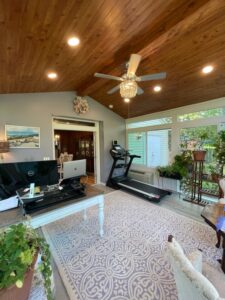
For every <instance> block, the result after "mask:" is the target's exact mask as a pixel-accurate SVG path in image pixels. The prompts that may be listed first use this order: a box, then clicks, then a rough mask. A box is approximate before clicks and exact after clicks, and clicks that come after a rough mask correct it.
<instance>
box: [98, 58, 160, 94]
mask: <svg viewBox="0 0 225 300" xmlns="http://www.w3.org/2000/svg"><path fill="white" fill-rule="evenodd" d="M140 61H141V56H140V55H139V54H131V56H130V60H129V62H128V68H127V73H125V74H123V75H122V76H121V77H117V76H112V75H107V74H101V73H95V74H94V76H95V77H99V78H104V79H112V80H117V81H121V83H120V84H119V85H117V86H115V87H114V88H112V89H111V90H109V91H108V92H107V94H109V95H111V94H113V93H115V92H116V91H118V90H120V95H121V97H122V98H128V99H130V98H133V97H135V96H136V95H141V94H143V93H144V91H143V89H142V88H140V87H139V86H138V85H137V82H140V81H150V80H159V79H164V78H166V73H165V72H162V73H156V74H148V75H144V76H136V75H135V73H136V71H137V68H138V65H139V63H140Z"/></svg>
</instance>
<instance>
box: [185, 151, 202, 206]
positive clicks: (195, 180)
mask: <svg viewBox="0 0 225 300" xmlns="http://www.w3.org/2000/svg"><path fill="white" fill-rule="evenodd" d="M203 167H204V160H202V159H201V157H195V156H194V160H193V162H192V178H191V197H190V199H189V198H188V199H187V198H184V199H183V200H185V201H188V202H192V203H195V204H198V205H202V206H204V205H205V203H203V202H202V201H201V190H202V176H203Z"/></svg>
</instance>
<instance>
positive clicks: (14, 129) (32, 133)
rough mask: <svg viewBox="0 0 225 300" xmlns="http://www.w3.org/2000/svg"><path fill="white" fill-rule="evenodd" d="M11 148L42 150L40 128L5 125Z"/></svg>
mask: <svg viewBox="0 0 225 300" xmlns="http://www.w3.org/2000/svg"><path fill="white" fill-rule="evenodd" d="M5 135H6V138H7V141H8V142H9V147H10V148H40V127H30V126H17V125H5Z"/></svg>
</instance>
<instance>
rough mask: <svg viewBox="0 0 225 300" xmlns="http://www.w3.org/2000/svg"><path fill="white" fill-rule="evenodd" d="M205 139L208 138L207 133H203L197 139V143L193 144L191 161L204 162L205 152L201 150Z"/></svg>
mask: <svg viewBox="0 0 225 300" xmlns="http://www.w3.org/2000/svg"><path fill="white" fill-rule="evenodd" d="M207 138H208V133H207V132H203V133H202V134H201V135H200V136H199V138H198V139H197V142H196V144H195V149H194V150H193V151H192V154H193V159H194V160H195V161H203V160H205V155H206V150H204V149H203V146H204V144H205V142H206V140H207Z"/></svg>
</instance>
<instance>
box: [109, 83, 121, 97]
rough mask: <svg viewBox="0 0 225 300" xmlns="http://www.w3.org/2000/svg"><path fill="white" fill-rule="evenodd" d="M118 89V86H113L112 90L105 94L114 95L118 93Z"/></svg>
mask: <svg viewBox="0 0 225 300" xmlns="http://www.w3.org/2000/svg"><path fill="white" fill-rule="evenodd" d="M119 89H120V84H118V85H117V86H114V88H112V89H111V90H109V91H108V92H107V94H108V95H111V94H113V93H115V92H116V91H118V90H119Z"/></svg>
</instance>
